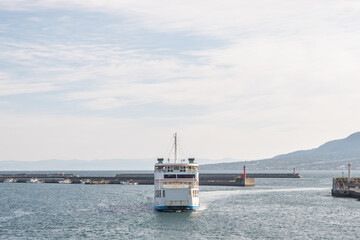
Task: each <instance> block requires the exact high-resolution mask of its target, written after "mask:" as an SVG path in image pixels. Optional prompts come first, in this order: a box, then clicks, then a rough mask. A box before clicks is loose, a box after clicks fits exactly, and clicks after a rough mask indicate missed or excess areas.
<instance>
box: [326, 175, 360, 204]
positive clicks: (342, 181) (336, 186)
mask: <svg viewBox="0 0 360 240" xmlns="http://www.w3.org/2000/svg"><path fill="white" fill-rule="evenodd" d="M331 195H332V196H334V197H350V198H357V199H359V200H360V178H350V179H349V178H333V186H332V189H331Z"/></svg>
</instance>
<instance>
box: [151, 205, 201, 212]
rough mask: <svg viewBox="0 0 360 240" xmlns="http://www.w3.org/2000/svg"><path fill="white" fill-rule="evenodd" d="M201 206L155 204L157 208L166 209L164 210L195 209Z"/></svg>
mask: <svg viewBox="0 0 360 240" xmlns="http://www.w3.org/2000/svg"><path fill="white" fill-rule="evenodd" d="M199 207H200V206H155V209H156V210H159V211H164V210H195V209H198V208H199Z"/></svg>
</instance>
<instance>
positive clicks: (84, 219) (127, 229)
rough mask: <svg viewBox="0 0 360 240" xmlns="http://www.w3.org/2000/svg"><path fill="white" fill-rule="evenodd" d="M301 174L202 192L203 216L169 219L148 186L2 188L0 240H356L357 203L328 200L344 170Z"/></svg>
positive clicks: (190, 214)
mask: <svg viewBox="0 0 360 240" xmlns="http://www.w3.org/2000/svg"><path fill="white" fill-rule="evenodd" d="M117 173H119V172H117ZM77 174H80V175H87V176H90V175H91V176H96V175H100V176H105V175H110V176H114V175H115V172H112V171H108V172H95V171H92V172H81V173H79V172H77ZM300 174H302V175H303V177H304V178H302V179H256V181H255V183H256V186H255V187H248V188H240V187H212V186H202V187H201V188H200V191H201V192H200V201H201V209H200V210H197V211H193V212H174V213H163V212H156V211H154V210H153V207H152V202H153V186H139V185H137V186H134V185H82V184H69V185H68V184H26V183H25V184H23V183H0V239H1V240H3V239H112V240H113V239H360V227H359V226H360V201H358V200H356V199H342V198H333V197H331V195H330V190H331V178H332V177H337V176H341V174H342V173H341V171H340V172H339V171H318V172H316V171H301V172H300ZM353 175H354V176H360V172H359V171H357V172H356V171H354V172H353Z"/></svg>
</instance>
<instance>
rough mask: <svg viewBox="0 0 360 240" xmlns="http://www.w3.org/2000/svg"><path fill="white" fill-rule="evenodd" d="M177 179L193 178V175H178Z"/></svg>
mask: <svg viewBox="0 0 360 240" xmlns="http://www.w3.org/2000/svg"><path fill="white" fill-rule="evenodd" d="M177 178H195V174H186V175H185V174H178V175H177Z"/></svg>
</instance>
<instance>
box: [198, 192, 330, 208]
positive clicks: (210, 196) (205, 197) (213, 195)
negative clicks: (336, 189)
mask: <svg viewBox="0 0 360 240" xmlns="http://www.w3.org/2000/svg"><path fill="white" fill-rule="evenodd" d="M322 190H329V188H282V189H252V190H248V189H244V190H229V191H208V192H200V199H201V200H200V201H201V203H202V204H201V205H204V203H205V205H206V203H207V202H213V201H215V200H217V199H221V198H226V197H231V196H234V195H249V194H263V193H275V192H298V191H322Z"/></svg>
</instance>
